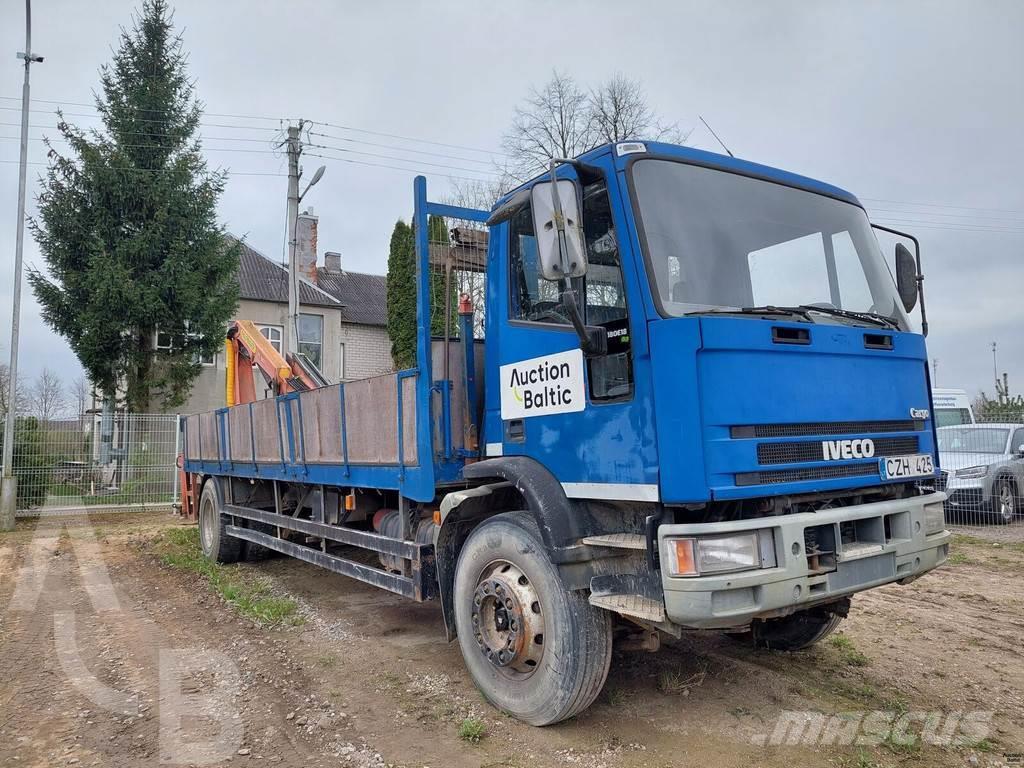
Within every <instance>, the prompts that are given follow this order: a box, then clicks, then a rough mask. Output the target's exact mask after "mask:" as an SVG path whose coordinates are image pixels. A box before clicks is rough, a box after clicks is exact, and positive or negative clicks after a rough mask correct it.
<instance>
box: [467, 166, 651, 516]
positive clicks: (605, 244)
mask: <svg viewBox="0 0 1024 768" xmlns="http://www.w3.org/2000/svg"><path fill="white" fill-rule="evenodd" d="M582 218H583V223H584V239H585V241H586V247H587V253H588V261H589V265H590V266H589V268H588V272H587V275H586V277H585V278H582V279H581V280H577V281H575V286H574V287H575V288H576V290H577V295H578V296H579V297H580V303H581V304H582V305H583V306H584V312H585V317H586V321H587V323H588V324H590V325H601V326H604V327H605V328H606V329H607V331H608V347H609V354H608V355H607V356H604V357H601V358H595V359H591V360H585V359H584V357H583V354H582V352H581V351H580V348H579V339H578V337H577V336H576V333H575V331H574V330H573V328H572V326H571V325H570V323H569V320H568V318H567V317H566V316H565V314H564V311H563V310H562V309H561V307H560V304H561V302H560V297H559V286H558V284H557V283H554V282H550V281H547V280H545V279H544V278H543V277H542V276H541V274H540V269H539V264H538V260H537V248H536V240H535V237H534V231H533V216H532V211H531V210H530V206H529V204H526V205H525V206H524V207H523V208H521V209H520V210H519V211H518V212H517V213H516V214H515V215H514V216H513V217H512V219H511V220H510V221H509V222H508V225H507V228H506V230H505V232H506V233H507V240H506V241H505V243H503V247H502V248H501V249H500V251H499V252H500V253H501V255H502V256H503V258H502V259H501V260H500V264H499V265H497V268H498V270H500V273H499V274H500V277H501V279H500V280H498V281H496V283H497V284H498V285H504V286H505V288H506V290H505V291H504V296H495V297H494V298H495V299H497V301H496V302H495V305H496V306H497V307H499V308H500V309H499V311H500V312H501V313H502V315H503V316H504V317H503V321H501V322H496V323H494V325H492V328H493V329H495V330H496V331H497V333H498V334H500V339H499V341H498V344H497V345H495V346H496V348H497V355H496V357H497V360H496V363H497V370H495V368H494V367H490V366H489V368H490V371H491V375H492V376H494V375H495V374H496V376H494V378H495V379H496V380H497V390H498V393H497V396H496V397H491V398H489V401H488V409H489V411H490V413H489V419H488V425H489V426H488V430H487V438H486V440H487V445H486V453H487V455H488V456H495V455H527V456H530V457H532V458H534V459H537V460H538V461H540V462H541V463H542V464H544V465H545V466H546V467H547V468H548V469H549V470H550V471H551V472H552V473H553V474H554V475H555V477H556V478H557V479H558V480H559V481H560V482H561V483H562V485H563V487H564V488H565V489H566V492H567V494H568V495H569V496H577V497H591V498H627V499H640V500H655V499H656V498H657V478H656V476H653V477H652V474H651V472H652V470H651V467H650V461H649V459H650V457H649V456H647V455H646V452H645V451H644V450H641V449H640V446H641V445H642V444H644V443H647V442H648V440H649V437H648V436H645V435H642V434H639V432H641V431H642V430H640V429H638V422H639V421H641V420H643V419H644V418H646V417H645V416H644V415H642V414H640V413H639V412H638V409H637V407H636V402H635V397H634V395H635V392H634V389H635V388H634V374H633V354H632V347H631V334H630V322H631V318H630V316H629V311H628V304H627V301H626V289H625V282H624V279H623V271H622V259H621V256H620V251H619V246H618V238H617V236H616V231H615V226H614V223H613V217H612V210H611V203H610V198H609V195H608V191H607V189H606V187H605V184H604V182H597V183H594V184H589V185H587V186H586V187H585V189H584V196H583V216H582ZM492 380H494V379H492ZM495 411H498V413H495ZM499 425H500V429H499V428H498V427H499Z"/></svg>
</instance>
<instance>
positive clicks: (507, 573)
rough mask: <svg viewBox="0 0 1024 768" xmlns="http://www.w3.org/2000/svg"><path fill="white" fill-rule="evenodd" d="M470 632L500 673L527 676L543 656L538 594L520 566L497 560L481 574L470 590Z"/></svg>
mask: <svg viewBox="0 0 1024 768" xmlns="http://www.w3.org/2000/svg"><path fill="white" fill-rule="evenodd" d="M471 620H472V622H473V635H474V637H475V639H476V643H477V646H478V647H479V649H480V653H481V654H482V655H483V656H484V658H485V659H487V661H488V662H489V663H490V664H491V665H493V666H494V667H495V668H496V669H498V670H499V671H500V672H501V673H503V674H505V675H507V676H510V677H524V676H529V675H532V674H533V673H534V671H536V669H537V667H538V666H540V662H541V659H542V658H543V656H544V613H543V609H542V608H541V603H540V596H539V595H538V594H537V591H536V590H535V589H534V587H533V584H532V583H531V582H530V579H529V578H528V577H527V576H526V574H525V573H523V571H522V569H520V568H519V567H517V566H516V565H515V564H514V563H510V562H508V561H507V560H496V561H494V562H493V563H490V564H489V565H488V566H487V567H486V568H484V569H483V571H482V572H481V573H480V576H479V578H478V579H477V586H476V589H475V590H474V592H473V611H472V616H471Z"/></svg>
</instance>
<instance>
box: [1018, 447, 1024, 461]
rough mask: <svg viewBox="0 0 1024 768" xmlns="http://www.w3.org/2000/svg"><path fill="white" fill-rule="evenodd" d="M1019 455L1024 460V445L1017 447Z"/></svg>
mask: <svg viewBox="0 0 1024 768" xmlns="http://www.w3.org/2000/svg"><path fill="white" fill-rule="evenodd" d="M1017 455H1018V456H1019V457H1020V458H1022V459H1024V445H1019V446H1017Z"/></svg>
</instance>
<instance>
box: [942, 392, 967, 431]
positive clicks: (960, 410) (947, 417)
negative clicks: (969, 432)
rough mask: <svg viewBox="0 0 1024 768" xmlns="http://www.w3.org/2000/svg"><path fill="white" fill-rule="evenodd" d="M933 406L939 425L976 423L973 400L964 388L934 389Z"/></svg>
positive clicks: (949, 425)
mask: <svg viewBox="0 0 1024 768" xmlns="http://www.w3.org/2000/svg"><path fill="white" fill-rule="evenodd" d="M932 408H933V409H934V411H935V426H937V427H951V426H955V425H957V424H973V423H974V411H972V410H971V400H970V398H969V397H967V392H966V391H964V390H962V389H933V390H932Z"/></svg>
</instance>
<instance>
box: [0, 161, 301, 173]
mask: <svg viewBox="0 0 1024 768" xmlns="http://www.w3.org/2000/svg"><path fill="white" fill-rule="evenodd" d="M17 162H18V161H17V160H0V163H5V164H7V163H11V164H14V163H17ZM28 164H29V165H36V166H42V167H44V168H45V167H47V166H48V165H49V164H48V163H40V162H35V161H29V163H28ZM104 170H108V171H117V172H118V173H164V172H165V170H166V169H164V168H110V167H107V168H105V169H104ZM217 170H223V171H224V172H225V173H227V174H228V175H229V176H287V175H288V174H287V173H270V172H265V171H233V170H231V169H230V168H222V169H217Z"/></svg>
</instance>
